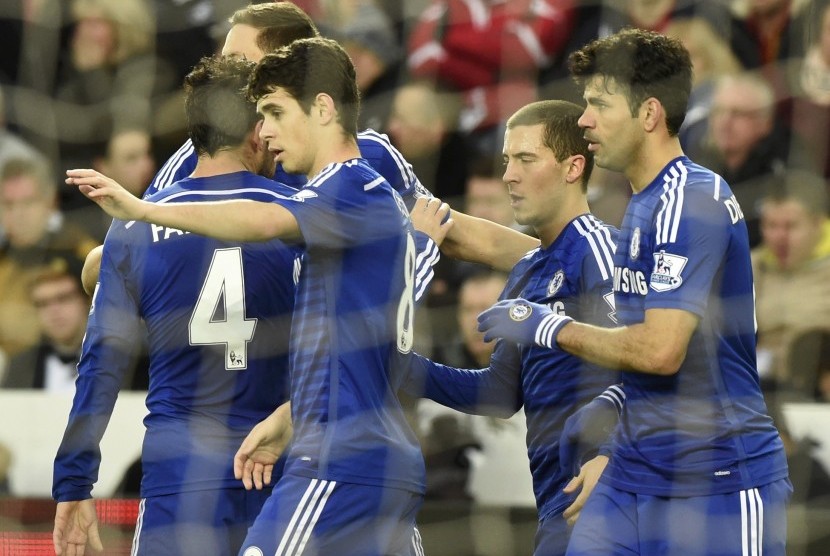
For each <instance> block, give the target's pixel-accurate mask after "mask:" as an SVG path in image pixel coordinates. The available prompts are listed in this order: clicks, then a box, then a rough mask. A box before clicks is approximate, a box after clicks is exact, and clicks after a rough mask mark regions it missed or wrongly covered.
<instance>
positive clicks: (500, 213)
mask: <svg viewBox="0 0 830 556" xmlns="http://www.w3.org/2000/svg"><path fill="white" fill-rule="evenodd" d="M502 173H503V168H502V167H501V164H500V163H499V162H497V160H496V158H495V157H492V156H487V155H481V156H478V157H477V158H476V159H475V160H472V161H471V162H470V169H469V176H468V177H467V185H466V187H465V190H464V211H465V212H466V213H467V214H469V215H470V216H476V217H478V218H484V219H485V220H490V221H491V222H496V223H497V224H501V225H502V226H507V227H509V228H518V227H519V225H518V224H516V220H515V219H514V218H513V209H512V208H511V206H510V197H509V196H508V195H507V186H505V184H504V180H503V179H502Z"/></svg>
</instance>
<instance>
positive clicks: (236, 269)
mask: <svg viewBox="0 0 830 556" xmlns="http://www.w3.org/2000/svg"><path fill="white" fill-rule="evenodd" d="M292 193H294V191H293V190H291V189H289V188H286V187H283V186H280V185H279V184H277V183H275V182H274V181H272V180H270V179H267V178H262V177H259V176H255V175H254V174H251V173H248V172H238V173H232V174H227V175H221V176H216V177H210V178H193V179H190V178H188V179H184V180H181V181H179V182H178V183H176V184H174V185H172V186H170V187H168V188H166V189H165V190H164V191H162V192H160V193H158V194H157V195H155V196H153V197H151V198H150V200H151V201H154V202H159V203H176V202H189V201H203V200H224V199H251V200H258V201H264V202H271V201H273V200H274V199H276V198H279V197H282V196H285V195H290V194H292ZM298 252H299V251H298V249H297V248H289V247H287V246H286V245H285V244H283V243H281V242H279V241H276V240H274V241H270V242H263V243H246V244H239V243H229V242H222V241H219V240H214V239H209V238H206V237H203V236H199V235H196V234H190V233H183V232H181V231H179V230H176V229H172V228H165V227H162V226H157V225H154V224H147V223H141V222H129V223H128V222H123V221H120V220H116V221H114V223H113V225H112V227H111V229H110V231H109V233H108V235H107V239H106V241H105V244H104V254H103V258H102V263H101V280H100V283H99V287H98V288H97V290H96V294H95V297H94V300H93V305H92V311H91V314H90V319H89V324H88V327H87V333H86V337H85V339H84V343H83V354H82V357H81V361H80V363H79V366H78V370H79V377H78V380H77V384H76V394H75V399H74V401H73V405H72V410H71V413H70V416H69V424H68V426H67V429H66V433H65V435H64V438H63V442H62V443H61V446H60V449H59V451H58V455H57V458H56V461H55V474H54V487H53V494H54V497H55V498H56V499H57V500H58V501H63V500H78V499H83V498H88V497H89V496H90V491H91V489H92V485H93V483H94V482H95V481H96V479H97V473H98V466H99V462H100V451H99V449H98V444H99V441H100V439H101V436H102V435H103V433H104V428H105V427H106V424H107V421H108V419H109V416H110V414H111V412H112V408H113V405H114V403H115V400H116V396H117V394H118V389H119V385H120V384H121V375H122V374H123V373H124V372H125V370H126V367H127V366H128V361H129V360H130V359H131V357H130V356H129V355H130V354H131V353H132V352H133V351H135V349H136V346H137V345H138V344H139V343H140V342H138V341H137V338H140V337H142V335H143V334H145V333H146V334H147V335H148V337H149V345H150V385H149V390H148V393H147V408H148V410H149V414H148V415H147V417H146V418H145V421H144V423H145V427H146V434H145V438H144V445H143V451H142V463H143V473H144V477H143V480H142V485H141V489H142V496H143V497H147V496H156V495H164V494H172V493H180V492H187V491H196V490H205V489H217V488H226V487H233V488H239V487H240V483H239V481H237V480H235V479H234V477H233V455H234V453H235V452H236V450H237V449H238V448H239V445H240V443H241V442H242V440H243V439H244V438H245V436H246V435H247V434H248V432H249V431H250V430H251V427H253V426H254V425H255V424H256V423H257V422H259V421H260V420H262V419H263V418H265V417H266V416H267V415H269V414H270V413H271V412H272V411H273V410H274V408H275V407H277V406H278V405H279V404H281V403H283V402H284V401H285V400H286V399H287V398H288V379H289V377H288V339H289V337H290V322H291V315H292V311H293V307H294V299H295V293H296V288H295V285H294V280H293V269H294V261H295V257H296V256H297V254H298ZM145 330H146V332H145Z"/></svg>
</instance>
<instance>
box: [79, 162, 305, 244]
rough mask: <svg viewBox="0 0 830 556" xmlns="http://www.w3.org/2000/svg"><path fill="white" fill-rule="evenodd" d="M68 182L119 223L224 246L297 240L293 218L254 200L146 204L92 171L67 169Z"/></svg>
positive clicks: (282, 208) (298, 230) (297, 235)
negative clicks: (156, 228)
mask: <svg viewBox="0 0 830 556" xmlns="http://www.w3.org/2000/svg"><path fill="white" fill-rule="evenodd" d="M66 175H67V176H68V177H67V179H66V183H68V184H70V185H76V186H78V189H80V191H81V192H82V193H83V194H84V195H86V196H87V197H88V198H90V199H91V200H92V201H94V202H95V203H97V204H98V206H100V207H101V208H102V209H104V210H105V211H106V212H107V214H109V215H110V216H112V217H113V218H118V219H120V220H141V221H144V222H149V223H152V224H157V225H160V226H165V227H168V228H175V229H177V230H184V231H188V232H193V233H197V234H200V235H204V236H208V237H213V238H217V239H221V240H225V241H267V240H269V239H273V238H281V239H285V240H297V239H301V237H302V236H301V234H300V227H299V225H298V224H297V220H296V219H295V218H294V215H292V214H291V212H290V211H289V210H287V209H285V208H284V207H281V206H280V205H277V204H273V203H260V202H256V201H219V202H210V203H174V204H173V203H171V204H165V203H148V202H146V201H142V200H140V199H137V198H136V197H134V196H133V195H132V194H130V193H129V192H128V191H127V190H126V189H124V188H123V187H121V186H120V185H119V184H118V183H117V182H116V181H115V180H113V179H111V178H108V177H107V176H105V175H103V174H101V173H99V172H96V171H95V170H68V171H67V172H66Z"/></svg>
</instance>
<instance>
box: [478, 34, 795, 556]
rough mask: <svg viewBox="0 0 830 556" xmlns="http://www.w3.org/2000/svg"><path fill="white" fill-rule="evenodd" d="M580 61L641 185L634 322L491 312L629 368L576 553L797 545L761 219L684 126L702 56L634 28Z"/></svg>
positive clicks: (593, 123)
mask: <svg viewBox="0 0 830 556" xmlns="http://www.w3.org/2000/svg"><path fill="white" fill-rule="evenodd" d="M569 65H570V70H571V72H572V74H573V76H574V77H575V79H576V80H577V82H578V83H580V84H581V85H582V86H583V89H584V98H585V101H586V102H587V107H586V108H585V111H584V113H583V114H582V116H581V117H580V120H579V125H580V126H581V127H583V128H584V134H585V138H586V139H587V141H588V143H589V148H590V150H591V152H593V153H594V157H595V160H596V163H597V165H598V166H601V167H603V168H608V169H610V170H618V171H621V172H623V173H624V174H625V175H626V177H627V178H628V180H629V181H630V182H631V188H632V190H633V192H634V195H633V197H632V200H631V202H630V204H629V206H628V208H627V211H626V214H625V218H624V220H623V224H622V229H621V232H620V238H619V242H618V244H617V245H618V247H617V251H616V254H615V256H614V267H615V270H614V284H613V286H614V296H615V302H616V310H617V315H618V319H619V321H620V323H621V324H623V325H624V326H622V327H619V328H614V329H606V328H601V327H597V326H592V325H591V324H589V323H586V322H579V321H577V320H575V319H573V318H571V317H570V316H568V315H562V314H559V313H557V312H555V311H553V310H551V309H550V308H547V307H545V306H542V305H540V304H536V303H533V302H529V301H526V300H523V299H513V300H505V301H502V302H500V303H498V304H497V305H494V306H493V307H492V308H491V309H488V310H487V311H485V312H484V313H482V315H481V316H480V329H481V330H483V331H485V332H486V334H487V337H488V338H496V337H498V338H505V339H509V340H510V341H514V342H520V343H523V344H527V345H533V344H535V345H538V346H544V347H547V348H550V349H552V350H553V352H554V353H561V352H563V351H564V352H567V353H572V354H574V355H577V356H579V357H581V358H583V359H586V360H589V361H592V362H594V363H597V364H599V365H603V366H606V367H611V368H620V369H622V370H623V371H624V373H623V382H624V384H625V393H626V403H625V409H624V411H623V416H622V422H621V423H620V426H619V427H618V428H617V433H616V436H615V441H614V444H613V447H612V449H613V452H612V453H613V455H612V457H611V459H610V462H609V464H608V466H607V468H606V469H605V471H604V473H603V475H602V478H601V482H600V484H599V485H597V487H596V489H595V490H594V491H593V493H592V495H591V497H590V498H589V499H588V502H587V503H586V505H585V507H584V508H583V510H582V514H581V516H580V518H579V520H578V521H577V522H576V526H575V528H574V530H573V534H572V537H571V543H570V546H569V549H568V554H573V555H583V554H603V555H607V554H658V553H659V554H684V555H704V554H705V555H710V556H711V555H740V554H761V553H762V551H763V553H764V554H765V555H770V554H774V555H783V554H784V551H785V543H786V504H787V501H788V499H789V496H790V492H791V485H790V483H789V480H788V478H787V463H786V458H785V455H784V449H783V446H782V442H781V439H780V437H779V435H778V432H777V430H776V429H775V426H774V425H773V423H772V420H771V419H770V417H769V416H768V415H767V411H766V407H765V404H764V399H763V396H762V394H761V390H760V386H759V379H758V373H757V371H756V367H755V324H754V304H753V290H752V272H751V266H750V258H749V243H748V234H747V228H746V224H745V222H744V218H743V215H742V213H741V208H740V206H738V204H737V202H736V201H735V198H734V196H733V194H732V192H731V191H730V189H729V186H728V184H726V183H725V182H724V181H723V180H722V179H721V178H720V177H719V176H717V175H716V174H714V173H712V172H711V171H710V170H708V169H706V168H704V167H701V166H699V165H697V164H695V163H694V162H692V161H691V160H689V159H688V158H687V157H686V156H685V155H684V154H683V151H682V150H681V147H680V142H679V140H678V136H677V132H678V129H679V128H680V125H681V124H682V123H683V118H684V115H685V110H686V104H687V101H688V98H689V91H690V88H691V73H692V66H691V61H690V58H689V53H688V52H687V51H686V49H685V48H683V46H682V45H681V44H680V43H679V42H678V41H676V40H674V39H669V38H667V37H665V36H662V35H659V34H656V33H651V32H647V31H643V30H624V31H621V32H619V33H617V34H615V35H611V36H609V37H606V38H603V39H598V40H596V41H593V42H591V43H589V44H588V45H586V46H585V47H583V48H582V49H580V50H579V51H577V52H575V53H574V54H573V55H572V56H571V58H570V59H569Z"/></svg>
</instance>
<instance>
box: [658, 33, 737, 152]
mask: <svg viewBox="0 0 830 556" xmlns="http://www.w3.org/2000/svg"><path fill="white" fill-rule="evenodd" d="M664 34H665V35H668V36H669V37H673V38H675V39H678V40H679V41H680V42H681V43H682V44H683V46H685V47H686V50H688V51H689V55H690V56H691V57H692V68H693V69H692V93H691V96H690V97H689V107H688V109H687V110H686V119H685V120H683V125H681V126H680V144H681V146H682V147H683V150H684V152H686V153H687V154H688V155H689V157H690V158H691V159H692V160H694V159H695V158H696V157H697V153H698V152H700V150H701V149H702V147H703V144H704V141H705V138H706V134H707V122H708V118H709V114H710V112H711V109H712V97H713V95H714V89H715V82H716V81H717V79H718V78H720V77H722V76H726V75H735V74H737V73H739V72H740V71H741V64H740V62H739V61H738V59H737V58H736V57H735V55H734V54H733V53H732V51H731V50H730V48H729V43H728V42H727V41H726V40H724V39H723V38H722V36H721V35H719V34H718V33H717V31H716V29H715V28H714V27H713V26H712V25H711V24H710V23H709V22H708V21H707V20H706V19H704V18H702V17H683V18H675V19H672V20H671V21H670V22H669V23H668V25H666V27H665V30H664Z"/></svg>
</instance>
